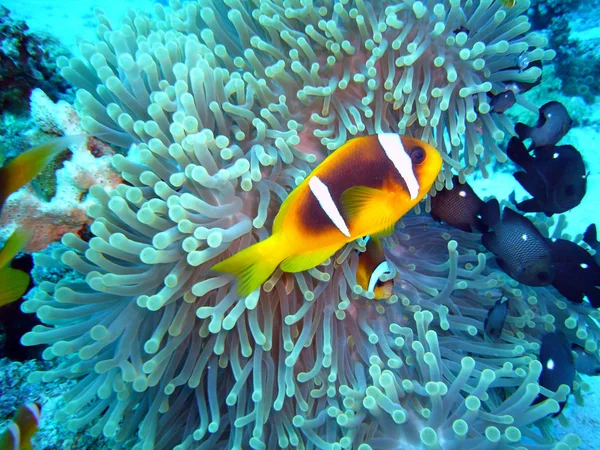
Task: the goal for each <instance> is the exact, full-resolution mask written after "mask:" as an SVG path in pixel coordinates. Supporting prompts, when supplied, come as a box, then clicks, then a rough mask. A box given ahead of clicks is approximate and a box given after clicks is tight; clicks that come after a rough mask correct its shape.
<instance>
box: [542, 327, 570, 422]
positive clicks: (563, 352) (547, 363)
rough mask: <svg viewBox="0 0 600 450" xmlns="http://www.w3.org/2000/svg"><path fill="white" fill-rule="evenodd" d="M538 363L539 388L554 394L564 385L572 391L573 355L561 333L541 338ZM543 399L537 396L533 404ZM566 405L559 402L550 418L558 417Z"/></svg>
mask: <svg viewBox="0 0 600 450" xmlns="http://www.w3.org/2000/svg"><path fill="white" fill-rule="evenodd" d="M540 363H542V373H541V374H540V378H539V379H538V383H539V384H540V386H542V387H545V388H546V389H548V390H550V391H553V392H556V390H557V389H558V388H559V386H560V385H561V384H566V385H567V386H569V388H570V389H571V390H573V380H574V379H575V365H574V361H573V353H571V348H570V346H569V342H568V341H567V338H566V337H565V335H564V334H563V333H562V332H560V331H557V332H554V333H548V334H546V335H545V336H544V337H543V338H542V345H541V347H540ZM545 399H546V396H545V395H542V394H539V395H538V397H537V398H536V400H535V401H534V404H535V403H539V402H541V401H543V400H545ZM566 403H567V402H566V401H564V402H559V405H560V409H559V410H558V412H557V413H555V414H553V415H552V417H556V416H558V415H559V414H560V413H561V411H562V410H563V408H564V407H565V404H566Z"/></svg>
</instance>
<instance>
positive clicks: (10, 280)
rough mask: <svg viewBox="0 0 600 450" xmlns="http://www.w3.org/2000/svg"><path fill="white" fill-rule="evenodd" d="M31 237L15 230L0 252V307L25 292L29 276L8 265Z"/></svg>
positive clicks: (25, 232)
mask: <svg viewBox="0 0 600 450" xmlns="http://www.w3.org/2000/svg"><path fill="white" fill-rule="evenodd" d="M31 235H32V233H31V231H29V230H26V229H19V228H17V229H16V230H15V231H13V233H12V234H11V235H10V237H9V238H8V240H7V241H6V244H4V247H2V250H0V286H2V289H0V307H1V306H4V305H7V304H9V303H12V302H14V301H15V300H18V299H20V298H21V296H22V295H23V294H25V292H27V288H28V287H29V280H30V278H29V274H27V273H25V272H23V271H21V270H17V269H13V268H12V267H10V265H9V264H10V262H11V261H12V259H13V258H14V257H15V256H16V254H17V253H19V252H20V251H21V250H23V249H24V248H25V247H26V246H27V244H28V243H29V241H30V240H31ZM0 450H1V447H0Z"/></svg>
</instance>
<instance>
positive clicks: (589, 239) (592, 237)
mask: <svg viewBox="0 0 600 450" xmlns="http://www.w3.org/2000/svg"><path fill="white" fill-rule="evenodd" d="M583 241H584V242H585V243H586V244H588V245H589V246H590V247H592V248H593V249H594V250H596V247H597V246H598V234H597V233H596V224H595V223H593V224H591V225H590V226H589V227H587V229H586V230H585V233H583Z"/></svg>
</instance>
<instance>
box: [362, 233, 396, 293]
mask: <svg viewBox="0 0 600 450" xmlns="http://www.w3.org/2000/svg"><path fill="white" fill-rule="evenodd" d="M368 239H369V240H368V241H367V245H366V249H365V251H364V252H362V253H361V254H360V255H359V256H358V267H357V268H356V283H357V284H358V285H359V286H360V287H361V288H363V289H364V290H365V291H367V292H372V293H373V294H374V295H375V297H374V298H375V300H384V299H386V298H390V297H391V296H392V289H393V287H394V280H387V281H381V277H382V276H383V275H387V274H389V273H390V267H389V264H388V262H387V260H386V259H385V254H384V252H383V246H382V245H381V242H379V239H377V238H368Z"/></svg>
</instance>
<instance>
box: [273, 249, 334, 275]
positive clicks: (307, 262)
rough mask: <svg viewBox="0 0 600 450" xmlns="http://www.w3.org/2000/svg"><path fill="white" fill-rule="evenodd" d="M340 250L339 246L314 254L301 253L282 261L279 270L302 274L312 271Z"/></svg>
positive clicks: (320, 250)
mask: <svg viewBox="0 0 600 450" xmlns="http://www.w3.org/2000/svg"><path fill="white" fill-rule="evenodd" d="M339 249H340V246H338V245H336V246H335V247H327V248H322V249H319V250H317V251H315V252H310V253H301V254H300V255H294V256H290V257H289V258H286V259H284V260H283V262H282V263H281V265H280V266H279V268H280V269H281V270H283V271H284V272H292V273H295V272H302V271H304V270H308V269H312V268H313V267H317V266H318V265H319V264H321V263H323V262H324V261H325V260H326V259H327V258H329V257H330V256H331V255H333V254H334V253H335V252H336V251H338V250H339Z"/></svg>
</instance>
